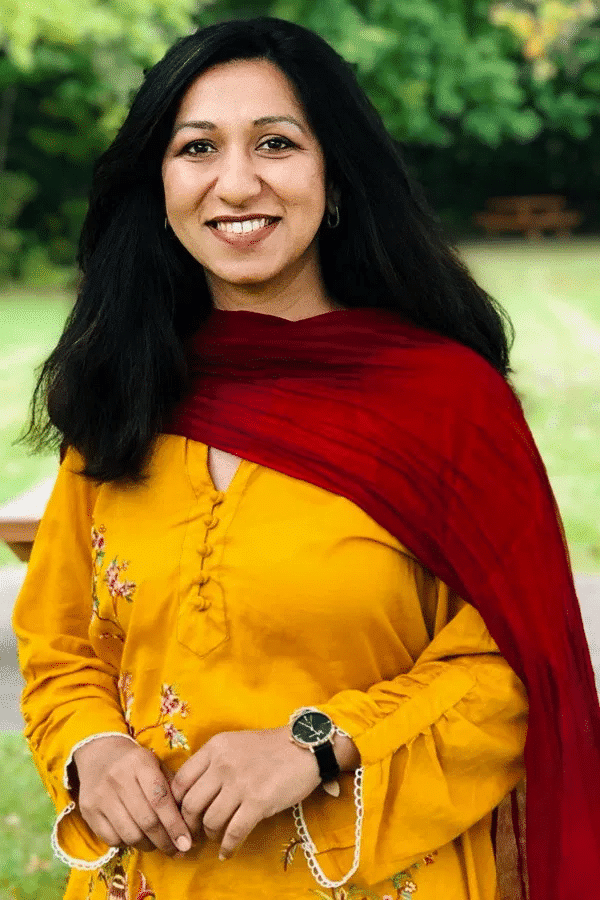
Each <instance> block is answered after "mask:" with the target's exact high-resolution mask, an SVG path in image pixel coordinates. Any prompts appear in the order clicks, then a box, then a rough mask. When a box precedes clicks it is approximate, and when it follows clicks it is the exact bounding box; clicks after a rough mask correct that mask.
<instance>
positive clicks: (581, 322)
mask: <svg viewBox="0 0 600 900" xmlns="http://www.w3.org/2000/svg"><path fill="white" fill-rule="evenodd" d="M461 253H462V255H463V257H464V259H465V260H466V262H467V263H468V265H469V266H470V268H471V270H472V271H473V274H474V275H475V277H476V279H477V280H478V281H479V283H480V284H482V285H483V286H484V287H485V288H486V290H488V291H489V292H490V293H491V294H493V296H495V297H497V298H498V299H499V300H500V301H501V302H502V303H503V305H504V306H505V308H506V309H507V311H508V312H509V314H510V316H511V318H512V320H513V322H514V324H515V329H516V341H515V345H514V350H513V357H512V359H513V368H514V369H515V376H514V378H515V383H516V385H517V388H518V389H519V391H520V393H521V395H522V396H523V397H524V406H525V411H526V414H527V417H528V420H529V424H530V426H531V429H532V431H533V433H534V436H535V439H536V441H537V443H538V446H539V448H540V451H541V453H542V456H543V458H544V461H545V463H546V467H547V469H548V473H549V476H550V481H551V483H552V486H553V489H554V492H555V494H556V496H557V500H558V503H559V507H560V509H561V512H562V515H563V518H564V521H565V528H566V532H567V537H568V540H569V546H570V549H571V554H572V559H573V566H574V569H575V570H576V571H578V572H584V573H600V517H599V516H598V509H600V440H599V438H600V241H599V240H593V239H586V238H575V239H573V240H571V241H558V240H554V239H546V240H544V241H542V242H539V243H529V242H527V241H522V240H518V239H510V238H509V239H506V240H497V241H480V242H477V243H471V244H463V245H462V246H461ZM70 302H71V298H70V297H68V296H67V295H65V294H59V293H55V294H49V295H46V296H40V295H39V294H37V295H36V294H32V293H30V292H27V291H25V290H18V289H13V290H12V291H11V292H9V293H5V294H3V295H0V371H1V373H2V384H3V390H2V394H1V396H0V503H2V502H3V501H5V500H7V499H8V498H9V497H11V496H14V495H15V494H18V493H19V492H20V491H22V490H24V489H25V488H26V487H29V486H31V485H33V484H35V482H36V481H39V480H40V479H41V478H43V477H45V476H47V475H50V474H52V472H53V471H55V467H56V462H55V460H54V459H53V458H49V457H45V458H39V457H33V456H28V455H27V454H26V452H25V451H24V449H23V448H22V447H15V446H13V444H12V442H13V441H14V439H15V438H16V437H17V435H18V434H19V432H20V430H21V428H22V426H23V423H24V421H25V419H26V416H27V409H28V403H29V397H30V394H31V389H32V387H33V383H34V375H33V370H34V368H35V366H37V365H38V364H39V363H40V362H41V361H42V360H43V359H44V358H45V356H46V355H47V354H48V352H49V351H50V349H51V348H52V346H53V345H54V343H55V342H56V339H57V337H58V335H59V334H60V331H61V328H62V325H63V322H64V320H65V317H66V315H67V313H68V310H69V308H70ZM15 561H16V560H15V558H14V557H13V556H12V554H11V553H10V551H9V550H8V549H7V548H6V547H4V545H2V546H0V566H2V565H4V564H7V563H14V562H15Z"/></svg>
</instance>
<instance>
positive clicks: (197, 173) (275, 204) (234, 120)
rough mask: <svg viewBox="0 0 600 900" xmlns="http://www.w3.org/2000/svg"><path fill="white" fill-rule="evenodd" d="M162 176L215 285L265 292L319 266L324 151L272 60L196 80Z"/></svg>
mask: <svg viewBox="0 0 600 900" xmlns="http://www.w3.org/2000/svg"><path fill="white" fill-rule="evenodd" d="M162 176H163V184H164V191H165V203H166V211H167V216H168V219H169V223H170V225H171V227H172V229H173V231H174V232H175V234H176V236H177V237H178V238H179V240H180V241H181V243H182V244H183V245H184V247H186V248H187V250H188V251H189V252H190V253H191V255H192V256H193V257H194V258H195V259H196V260H197V261H198V262H199V263H200V264H201V265H202V266H203V267H204V270H205V272H206V275H207V278H208V281H209V284H210V283H211V280H213V279H216V280H217V282H218V281H219V280H221V281H223V282H226V283H228V284H231V285H234V284H239V285H243V284H245V285H248V284H253V283H255V284H264V283H265V282H268V281H269V280H271V279H277V278H279V277H280V276H282V275H284V276H285V274H286V273H288V274H292V275H293V274H294V273H295V272H301V271H302V269H303V267H305V266H308V267H310V268H314V266H315V265H316V266H318V250H317V240H316V234H317V231H318V228H319V226H320V224H321V221H322V219H323V215H324V212H325V204H326V191H325V165H324V158H323V153H322V150H321V147H320V145H319V143H318V141H317V139H316V137H315V135H314V134H313V133H312V131H311V129H310V128H309V125H308V123H307V121H306V117H305V113H304V110H303V108H302V106H301V105H300V104H299V102H298V100H297V99H296V97H295V95H294V91H293V90H292V87H291V86H290V83H289V82H288V80H287V78H286V76H285V75H284V74H283V73H282V72H281V71H280V69H278V68H277V67H276V66H275V65H273V64H272V63H270V62H268V61H267V60H264V59H253V60H235V61H232V62H228V63H222V64H219V65H216V66H214V67H213V68H211V69H209V70H207V71H206V72H204V73H203V74H202V75H200V76H199V78H197V80H196V81H195V82H194V83H193V84H192V85H191V86H190V88H189V89H188V91H187V93H186V94H185V95H184V97H183V101H182V103H181V106H180V108H179V111H178V113H177V117H176V120H175V126H174V129H173V135H172V138H171V142H170V144H169V146H168V148H167V151H166V153H165V156H164V160H163V166H162ZM215 220H221V224H220V225H217V222H216V221H215ZM223 220H229V221H228V224H227V225H225V224H224V221H223ZM243 220H245V221H243ZM225 229H226V230H225ZM242 229H243V230H242ZM250 229H252V230H250ZM240 232H241V233H240Z"/></svg>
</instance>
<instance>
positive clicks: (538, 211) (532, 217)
mask: <svg viewBox="0 0 600 900" xmlns="http://www.w3.org/2000/svg"><path fill="white" fill-rule="evenodd" d="M566 204H567V198H566V197H561V196H559V195H557V194H539V195H532V196H530V197H490V199H489V200H488V201H487V203H486V206H487V210H486V211H485V212H480V213H476V214H475V216H474V220H475V222H476V223H477V224H478V225H480V226H481V227H482V228H484V229H485V231H486V232H487V234H488V236H490V235H497V234H500V233H501V232H503V231H519V232H521V233H523V234H526V235H527V237H528V238H529V239H530V240H535V239H537V238H540V237H541V236H542V233H543V232H544V231H551V232H555V233H556V234H558V236H559V237H570V234H571V231H572V229H573V228H576V227H577V226H578V225H580V224H581V222H582V221H583V216H582V215H581V213H579V212H577V211H576V210H569V209H565V206H566Z"/></svg>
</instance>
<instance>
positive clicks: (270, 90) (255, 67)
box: [176, 59, 308, 129]
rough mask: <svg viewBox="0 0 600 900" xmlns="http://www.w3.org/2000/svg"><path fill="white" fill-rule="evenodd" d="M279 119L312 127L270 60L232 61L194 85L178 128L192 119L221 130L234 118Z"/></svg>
mask: <svg viewBox="0 0 600 900" xmlns="http://www.w3.org/2000/svg"><path fill="white" fill-rule="evenodd" d="M276 116H277V117H286V116H287V117H289V118H290V119H292V124H294V122H295V123H298V124H299V125H300V126H301V127H304V128H306V129H307V128H308V124H307V122H306V115H305V112H304V109H303V107H302V104H301V103H300V101H299V100H298V98H297V97H296V95H295V91H294V87H293V86H292V84H291V83H290V81H289V80H288V78H287V76H286V75H285V74H284V73H283V72H282V71H281V69H279V68H278V67H277V66H275V65H274V64H273V63H271V62H269V61H268V60H266V59H250V60H245V59H244V60H232V61H230V62H226V63H219V64H218V65H216V66H212V67H211V68H210V69H207V70H206V71H205V72H203V73H202V74H201V75H199V76H198V77H197V78H196V79H195V80H194V81H193V82H192V83H191V84H190V86H189V87H188V89H187V91H186V92H185V94H184V95H183V98H182V100H181V103H180V105H179V109H178V111H177V116H176V125H178V124H180V123H181V122H182V121H183V120H186V119H188V118H190V117H191V118H192V119H193V120H195V121H199V122H209V123H212V124H213V125H215V126H217V127H220V126H221V125H225V124H227V122H228V121H229V120H230V119H231V118H235V120H236V121H241V120H245V121H247V122H248V123H254V122H255V121H257V120H261V119H263V118H267V117H271V118H272V117H276Z"/></svg>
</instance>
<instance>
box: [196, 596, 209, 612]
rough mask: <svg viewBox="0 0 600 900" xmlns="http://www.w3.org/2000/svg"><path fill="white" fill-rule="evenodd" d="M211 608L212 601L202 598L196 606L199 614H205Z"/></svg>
mask: <svg viewBox="0 0 600 900" xmlns="http://www.w3.org/2000/svg"><path fill="white" fill-rule="evenodd" d="M209 607H210V600H207V599H206V597H200V599H199V600H198V603H197V604H196V609H197V610H198V612H205V610H207V609H208V608H209Z"/></svg>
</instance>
